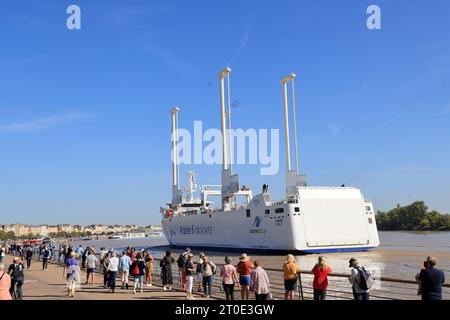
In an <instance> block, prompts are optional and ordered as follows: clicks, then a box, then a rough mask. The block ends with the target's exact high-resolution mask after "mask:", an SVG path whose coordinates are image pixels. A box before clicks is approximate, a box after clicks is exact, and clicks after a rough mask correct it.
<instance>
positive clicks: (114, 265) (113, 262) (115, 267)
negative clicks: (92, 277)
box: [108, 251, 119, 293]
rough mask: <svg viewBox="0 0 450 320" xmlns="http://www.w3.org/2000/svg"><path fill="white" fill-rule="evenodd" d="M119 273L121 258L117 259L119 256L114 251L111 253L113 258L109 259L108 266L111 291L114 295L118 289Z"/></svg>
mask: <svg viewBox="0 0 450 320" xmlns="http://www.w3.org/2000/svg"><path fill="white" fill-rule="evenodd" d="M117 271H119V258H117V254H116V253H115V252H114V251H113V252H111V258H110V259H109V264H108V273H109V290H110V292H111V293H114V290H115V289H116V275H117Z"/></svg>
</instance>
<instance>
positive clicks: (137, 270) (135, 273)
mask: <svg viewBox="0 0 450 320" xmlns="http://www.w3.org/2000/svg"><path fill="white" fill-rule="evenodd" d="M140 271H141V270H139V262H137V261H136V264H135V265H134V268H133V275H134V276H138V275H139V273H140Z"/></svg>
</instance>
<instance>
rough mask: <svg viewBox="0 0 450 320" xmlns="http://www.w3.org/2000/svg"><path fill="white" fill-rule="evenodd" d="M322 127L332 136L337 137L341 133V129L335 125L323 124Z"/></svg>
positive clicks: (331, 123)
mask: <svg viewBox="0 0 450 320" xmlns="http://www.w3.org/2000/svg"><path fill="white" fill-rule="evenodd" d="M324 126H325V128H327V129H328V130H329V131H330V132H331V133H332V134H334V135H337V134H339V133H340V132H341V127H340V126H339V125H338V124H337V123H334V122H327V123H324Z"/></svg>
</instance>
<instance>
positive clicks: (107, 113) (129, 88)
mask: <svg viewBox="0 0 450 320" xmlns="http://www.w3.org/2000/svg"><path fill="white" fill-rule="evenodd" d="M70 4H77V5H79V6H80V7H81V11H82V12H81V19H82V22H81V26H82V29H81V30H74V31H69V30H68V29H67V28H66V18H67V16H68V15H67V14H66V8H67V6H68V5H70ZM369 4H377V5H379V6H380V7H381V10H382V29H381V30H374V31H371V30H368V29H367V28H366V18H367V14H366V8H367V7H368V5H369ZM449 14H450V2H449V1H447V0H435V1H433V2H432V3H430V2H429V1H424V0H421V1H417V0H416V1H406V0H404V1H403V0H397V1H382V0H373V1H364V0H353V1H317V0H315V1H312V0H311V1H297V0H296V1H144V0H141V1H93V0H89V1H70V2H69V1H62V0H61V1H49V0H41V1H23V0H18V1H4V2H2V5H1V7H0V223H14V222H20V223H71V224H75V223H80V224H90V223H108V224H110V223H111V224H112V223H135V224H148V223H158V222H159V221H160V215H159V207H160V206H161V205H164V204H165V203H166V202H168V201H169V200H170V198H171V194H170V183H171V181H170V173H171V171H170V170H171V164H170V119H169V110H170V108H171V107H173V106H174V105H177V104H179V105H180V106H181V108H182V111H181V113H180V126H181V127H186V128H192V125H193V121H194V120H203V121H204V126H205V127H216V128H218V127H219V126H220V122H219V113H218V110H219V105H218V102H219V98H218V83H217V76H216V74H217V72H218V71H219V70H221V69H222V68H223V67H225V66H226V65H231V67H232V76H231V80H232V100H233V101H235V103H234V104H235V108H234V109H233V126H234V127H235V128H236V127H240V128H244V129H245V128H280V129H282V123H283V122H282V121H283V120H282V119H283V118H282V116H283V115H282V112H281V111H282V98H281V85H280V82H279V79H280V78H281V77H282V76H284V75H285V74H287V73H289V72H291V71H295V72H296V73H297V74H298V79H297V80H296V96H297V107H298V126H299V138H300V166H301V169H302V171H303V172H306V173H307V174H308V177H309V179H308V180H309V184H310V185H340V184H342V183H345V184H347V185H353V186H356V187H359V188H361V189H362V191H363V193H364V194H365V195H366V196H367V197H369V198H371V199H372V200H373V201H374V204H375V207H376V209H380V210H385V209H389V208H391V207H393V206H395V205H396V204H397V203H400V204H407V203H410V202H412V201H414V200H425V201H426V202H427V204H428V205H429V207H430V208H433V209H438V210H441V211H443V212H450V200H449V190H450V169H449V164H450V139H449V138H450V125H449V123H450V94H449V93H450V27H449V24H448V23H449V22H448V16H449ZM236 101H237V102H236ZM280 133H282V131H280ZM282 138H283V136H282V135H281V139H282ZM281 141H283V140H281ZM281 147H283V144H281ZM280 151H281V159H280V164H281V168H280V173H279V175H277V176H272V177H262V176H259V166H255V165H247V166H239V167H237V168H236V170H237V171H238V173H239V174H240V181H241V183H242V184H246V185H251V186H253V188H254V189H256V190H259V189H260V186H261V185H262V183H264V182H266V183H269V185H270V186H271V192H272V194H273V197H274V198H281V197H282V195H283V192H282V191H283V181H284V180H283V176H284V174H283V170H284V153H283V149H281V150H280ZM188 169H194V170H196V171H197V172H198V174H199V179H200V181H199V182H200V183H219V179H220V166H212V167H198V166H194V167H182V170H183V177H184V174H185V172H186V171H187V170H188Z"/></svg>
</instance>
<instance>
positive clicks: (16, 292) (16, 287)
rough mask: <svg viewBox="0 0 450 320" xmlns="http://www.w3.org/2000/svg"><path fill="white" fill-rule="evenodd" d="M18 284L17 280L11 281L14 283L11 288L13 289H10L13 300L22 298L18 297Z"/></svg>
mask: <svg viewBox="0 0 450 320" xmlns="http://www.w3.org/2000/svg"><path fill="white" fill-rule="evenodd" d="M18 284H19V282H13V285H14V288H13V291H12V294H11V298H12V299H13V300H22V298H19V292H18V291H19V289H18V287H19V286H18Z"/></svg>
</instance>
